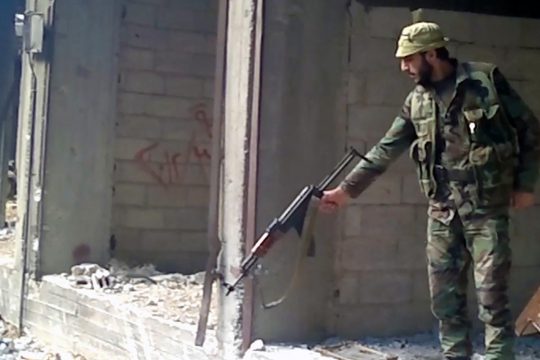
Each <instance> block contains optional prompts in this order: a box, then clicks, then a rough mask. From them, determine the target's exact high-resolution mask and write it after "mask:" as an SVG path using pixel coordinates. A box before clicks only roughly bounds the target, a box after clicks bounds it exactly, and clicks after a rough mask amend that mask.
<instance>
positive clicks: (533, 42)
mask: <svg viewBox="0 0 540 360" xmlns="http://www.w3.org/2000/svg"><path fill="white" fill-rule="evenodd" d="M516 21H518V20H517V19H516ZM519 22H520V24H519V25H520V27H521V36H520V38H519V39H520V42H519V44H520V45H521V46H523V47H528V48H540V38H538V34H539V33H540V20H538V19H519Z"/></svg>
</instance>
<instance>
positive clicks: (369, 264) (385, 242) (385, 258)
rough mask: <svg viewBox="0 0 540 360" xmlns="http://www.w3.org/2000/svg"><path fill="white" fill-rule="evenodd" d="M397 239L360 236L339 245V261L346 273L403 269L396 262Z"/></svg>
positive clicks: (395, 237) (347, 239)
mask: <svg viewBox="0 0 540 360" xmlns="http://www.w3.org/2000/svg"><path fill="white" fill-rule="evenodd" d="M397 238H398V236H397V235H396V236H394V237H393V238H390V239H386V238H382V237H372V236H367V235H363V234H362V235H358V236H356V237H350V238H346V239H345V241H343V243H340V244H339V249H338V254H339V256H338V261H339V262H340V263H341V267H342V269H343V270H345V271H364V270H395V269H403V268H404V267H403V266H401V264H399V263H397V262H396V256H397V245H396V244H397Z"/></svg>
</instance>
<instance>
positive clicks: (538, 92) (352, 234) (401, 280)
mask: <svg viewBox="0 0 540 360" xmlns="http://www.w3.org/2000/svg"><path fill="white" fill-rule="evenodd" d="M352 14H353V28H352V32H351V40H352V57H351V63H350V66H349V68H348V74H347V78H348V96H347V109H348V111H347V113H348V116H347V126H348V130H347V142H348V143H349V144H356V145H357V146H358V147H359V148H362V147H364V148H366V149H369V148H370V147H371V146H373V145H374V144H375V143H376V142H377V141H378V140H379V139H380V137H381V136H383V135H384V133H385V131H386V130H387V129H388V128H389V126H390V124H391V122H392V120H393V118H394V117H395V116H396V115H397V114H398V112H399V109H400V107H401V105H402V102H403V100H404V98H405V96H406V95H407V93H408V92H409V91H410V89H411V88H412V86H413V84H412V83H411V82H410V80H409V79H408V78H407V77H406V76H404V75H403V74H401V73H400V72H399V67H398V66H399V64H398V62H397V61H396V59H395V58H394V52H395V41H396V39H397V37H398V35H399V32H400V30H401V27H402V26H404V25H406V24H409V23H410V22H411V21H412V15H411V13H410V12H409V10H408V9H407V8H383V7H374V8H369V9H366V8H363V7H361V6H360V5H355V6H354V7H353V11H352ZM423 19H427V20H432V21H437V22H439V23H440V24H441V26H442V27H443V30H444V31H445V32H446V33H447V35H448V36H449V37H450V38H451V39H452V41H451V44H450V46H449V49H450V51H451V55H453V56H457V57H458V58H459V59H460V60H480V61H491V62H495V63H497V64H498V65H499V66H500V68H501V70H502V71H503V73H505V74H506V75H507V77H508V78H509V80H510V82H511V83H512V84H513V85H514V86H515V87H516V89H517V90H518V92H519V93H520V94H521V95H522V96H523V98H524V99H525V100H526V101H527V103H528V104H529V105H530V107H531V108H532V109H533V111H534V112H535V113H536V114H537V115H538V116H540V101H539V99H540V86H539V76H540V71H539V69H538V64H540V41H539V40H538V37H536V36H534V35H533V34H537V33H538V32H539V31H540V21H539V20H533V19H521V18H509V17H500V16H488V15H478V14H470V13H459V12H451V11H434V10H425V11H424V12H423ZM539 211H540V210H539V207H538V206H535V207H534V208H532V209H529V210H526V211H520V212H518V213H514V214H513V223H512V224H513V227H512V229H513V230H512V248H513V251H514V267H513V272H512V281H511V285H510V287H511V299H512V303H511V305H512V309H513V310H514V313H515V315H516V316H517V315H518V313H519V311H521V309H522V308H523V306H524V305H525V303H526V301H527V299H528V298H529V297H530V296H531V295H532V292H533V291H534V290H535V289H536V287H537V283H538V273H539V271H540V268H539V267H540V243H539V242H538V241H537V239H536V237H535V234H536V233H537V232H536V229H537V225H536V223H537V221H535V219H537V218H538V212H539ZM342 215H343V217H342V218H343V220H344V228H343V229H344V233H343V236H342V237H341V238H340V240H339V241H338V244H337V250H336V258H335V261H336V271H337V279H336V289H337V290H338V292H339V296H338V297H336V298H335V299H334V301H333V303H332V310H331V317H330V319H331V324H332V325H331V327H333V328H334V329H335V330H336V332H337V333H339V334H341V335H346V336H351V337H357V336H360V335H392V334H403V333H410V332H414V331H421V330H427V329H430V328H432V325H434V320H433V317H432V316H431V313H430V310H429V297H428V286H427V274H426V268H425V267H426V260H425V255H424V247H425V242H426V229H425V227H426V219H427V217H426V216H427V215H426V200H425V199H424V197H423V196H422V195H421V194H420V192H419V186H418V184H417V181H416V175H415V173H414V168H413V166H412V162H411V160H410V159H409V158H408V157H407V155H406V154H403V156H402V157H401V158H400V159H398V160H397V162H396V163H395V164H393V165H392V166H391V167H390V169H389V170H388V172H387V173H386V174H384V175H383V176H381V177H380V178H379V180H378V181H377V182H376V183H374V184H373V185H372V186H371V187H370V188H369V189H368V190H367V191H366V192H365V193H364V194H362V195H361V196H360V197H359V198H358V199H356V200H355V201H353V202H352V203H351V205H350V206H349V207H348V208H347V209H346V211H345V212H344V214H342ZM471 290H472V286H471ZM470 300H471V301H470V303H471V312H472V313H474V312H475V308H476V306H475V304H474V301H475V298H474V296H471V298H470ZM389 322H392V324H393V326H391V327H389V326H387V324H388V323H389ZM475 325H480V324H479V323H478V321H476V322H475Z"/></svg>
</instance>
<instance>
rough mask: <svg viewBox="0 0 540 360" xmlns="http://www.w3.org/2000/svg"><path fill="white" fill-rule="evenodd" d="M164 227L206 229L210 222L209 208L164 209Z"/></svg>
mask: <svg viewBox="0 0 540 360" xmlns="http://www.w3.org/2000/svg"><path fill="white" fill-rule="evenodd" d="M164 216H165V226H164V227H163V229H171V230H172V229H179V230H192V231H204V230H205V229H206V224H207V222H208V210H207V209H204V208H185V209H168V210H164Z"/></svg>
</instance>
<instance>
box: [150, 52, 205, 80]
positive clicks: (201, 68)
mask: <svg viewBox="0 0 540 360" xmlns="http://www.w3.org/2000/svg"><path fill="white" fill-rule="evenodd" d="M156 69H157V70H159V71H165V72H170V73H173V74H181V75H187V76H208V77H213V76H214V71H215V57H214V56H211V55H202V54H187V53H178V52H168V51H167V52H166V51H161V52H158V53H157V54H156Z"/></svg>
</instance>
